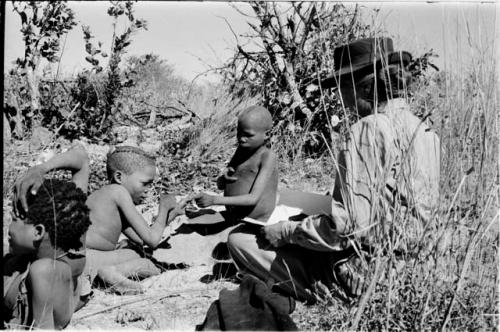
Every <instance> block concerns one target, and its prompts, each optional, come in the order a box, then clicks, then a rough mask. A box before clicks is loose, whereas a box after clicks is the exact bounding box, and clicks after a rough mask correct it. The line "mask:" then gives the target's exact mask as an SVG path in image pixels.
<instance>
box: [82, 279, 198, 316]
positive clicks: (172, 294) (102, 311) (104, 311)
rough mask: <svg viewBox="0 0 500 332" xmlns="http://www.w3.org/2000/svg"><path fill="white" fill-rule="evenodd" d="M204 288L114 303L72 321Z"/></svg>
mask: <svg viewBox="0 0 500 332" xmlns="http://www.w3.org/2000/svg"><path fill="white" fill-rule="evenodd" d="M203 290H207V288H206V287H203V288H193V289H187V290H178V291H175V292H168V293H167V294H163V295H159V296H158V295H151V296H147V297H144V298H142V299H132V300H130V301H127V302H123V303H120V304H117V305H114V306H111V307H107V308H104V309H99V310H97V311H94V312H91V313H88V314H85V315H82V316H79V317H74V318H73V320H72V323H75V322H77V321H80V320H82V319H85V318H89V317H92V316H95V315H99V314H103V313H106V312H109V311H112V310H114V309H117V308H120V307H124V306H127V305H129V304H134V303H139V302H142V301H147V300H151V299H155V300H154V301H153V302H151V303H155V302H158V301H161V300H163V299H165V298H168V297H176V296H180V295H181V294H186V293H193V292H198V291H203Z"/></svg>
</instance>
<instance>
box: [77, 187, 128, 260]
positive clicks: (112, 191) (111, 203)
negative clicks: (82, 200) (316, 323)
mask: <svg viewBox="0 0 500 332" xmlns="http://www.w3.org/2000/svg"><path fill="white" fill-rule="evenodd" d="M120 191H125V189H124V188H123V187H121V186H120V185H118V184H109V185H105V186H104V187H102V188H101V189H99V190H97V191H94V192H93V193H92V194H91V195H90V196H89V197H88V199H87V202H86V203H87V206H88V207H89V208H90V220H91V221H92V224H91V225H90V228H89V230H88V232H87V241H86V245H87V248H90V249H97V250H104V251H108V250H114V249H115V247H116V244H117V242H118V238H119V237H120V234H121V233H122V229H123V228H125V227H124V225H123V224H124V223H126V220H122V217H121V215H120V211H119V210H118V205H117V203H116V200H117V198H118V196H119V192H120Z"/></svg>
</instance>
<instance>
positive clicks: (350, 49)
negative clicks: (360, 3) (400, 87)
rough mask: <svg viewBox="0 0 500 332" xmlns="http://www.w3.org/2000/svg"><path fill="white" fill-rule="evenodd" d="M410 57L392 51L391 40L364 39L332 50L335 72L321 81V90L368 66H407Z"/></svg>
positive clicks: (409, 55) (407, 54)
mask: <svg viewBox="0 0 500 332" xmlns="http://www.w3.org/2000/svg"><path fill="white" fill-rule="evenodd" d="M411 59H412V56H411V54H410V53H409V52H406V51H394V46H393V43H392V39H391V38H364V39H358V40H356V41H354V42H352V43H349V44H346V45H342V46H340V47H337V48H335V49H334V50H333V61H334V66H335V69H336V70H335V71H334V72H333V73H332V74H331V75H330V76H328V77H327V78H326V79H324V80H322V81H321V83H320V84H321V86H322V87H323V88H329V87H334V86H336V85H337V82H338V81H339V78H340V77H341V76H342V75H345V74H349V73H354V72H356V71H358V70H361V69H364V68H366V67H369V66H372V67H373V66H374V65H375V66H376V67H377V68H379V67H380V66H383V65H390V64H396V63H399V64H402V65H403V66H406V65H408V64H409V63H410V62H411Z"/></svg>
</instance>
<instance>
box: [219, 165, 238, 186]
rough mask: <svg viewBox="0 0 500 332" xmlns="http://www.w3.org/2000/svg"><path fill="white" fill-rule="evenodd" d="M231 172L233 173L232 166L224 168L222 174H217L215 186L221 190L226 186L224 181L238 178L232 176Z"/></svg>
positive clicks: (232, 180) (227, 181)
mask: <svg viewBox="0 0 500 332" xmlns="http://www.w3.org/2000/svg"><path fill="white" fill-rule="evenodd" d="M233 174H234V168H232V167H228V168H226V170H225V171H224V174H222V175H221V176H219V178H218V179H217V188H219V189H220V190H223V189H225V188H226V183H232V182H234V181H236V180H238V178H237V177H236V176H233Z"/></svg>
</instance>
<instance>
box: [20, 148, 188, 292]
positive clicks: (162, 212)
mask: <svg viewBox="0 0 500 332" xmlns="http://www.w3.org/2000/svg"><path fill="white" fill-rule="evenodd" d="M68 153H71V150H70V151H68V152H66V154H68ZM62 157H65V154H61V155H56V156H55V157H54V158H52V159H51V160H49V161H48V162H47V163H45V164H42V165H40V166H38V167H39V174H40V173H41V174H44V173H46V172H48V171H49V170H52V169H58V168H71V169H73V170H77V169H75V166H77V165H81V160H78V159H81V158H83V157H82V156H81V154H73V158H68V157H67V156H66V158H62ZM75 158H76V159H77V160H75ZM85 158H86V156H85ZM54 160H56V161H58V162H54ZM71 163H73V164H71ZM87 167H88V166H87ZM106 168H107V173H108V178H109V181H110V184H107V185H105V186H103V187H102V188H100V189H99V190H97V191H95V192H93V193H92V194H91V195H90V196H89V197H88V199H87V202H86V204H87V206H88V207H89V209H90V220H91V221H92V224H91V226H90V228H89V230H88V232H87V237H86V247H87V250H86V256H87V265H86V269H85V275H87V276H88V277H89V279H90V282H92V281H93V280H94V278H95V276H99V278H100V279H101V280H102V281H104V282H105V283H107V284H110V285H111V286H112V288H111V289H112V290H114V291H115V292H117V293H120V294H124V293H128V294H135V293H140V292H142V291H143V290H142V287H141V285H140V283H138V282H135V281H133V280H130V279H129V278H130V277H139V278H146V277H149V276H152V275H157V274H159V273H160V272H161V270H160V268H159V267H157V266H156V265H155V264H154V263H153V262H152V261H151V260H149V259H145V258H142V257H141V256H140V255H139V254H138V253H137V252H136V251H134V250H132V249H116V247H117V244H118V238H119V236H120V234H121V233H122V232H123V233H124V234H125V235H127V236H128V237H129V239H130V240H132V241H133V242H135V243H137V244H140V245H143V244H146V245H148V246H149V247H150V248H152V249H154V248H156V246H157V245H158V244H159V243H160V240H161V237H162V234H163V231H164V229H165V227H166V226H167V223H168V221H169V220H172V219H173V218H175V217H176V216H177V215H179V214H181V213H182V212H181V211H182V208H183V205H184V203H181V204H180V205H179V206H178V207H177V208H176V202H175V198H174V197H172V196H161V197H160V204H159V210H158V216H157V217H156V221H155V222H154V224H153V225H152V226H149V225H148V224H147V222H146V221H145V220H144V218H143V217H142V215H141V214H140V213H139V212H138V211H137V209H136V207H135V205H137V204H140V203H141V202H142V201H143V200H144V198H145V197H146V194H147V190H148V189H149V188H150V187H151V185H152V184H153V181H154V178H155V176H156V166H155V159H154V158H153V157H151V156H149V155H148V154H147V153H145V152H144V151H143V150H141V149H139V148H136V147H131V146H120V147H117V148H116V149H114V150H112V151H110V153H108V156H107V162H106ZM30 186H31V185H30V183H29V182H28V183H26V184H25V185H24V187H26V188H28V187H30ZM35 189H36V188H35ZM26 190H27V189H25V191H26ZM35 191H36V190H35ZM20 196H21V197H22V196H23V195H20Z"/></svg>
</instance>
